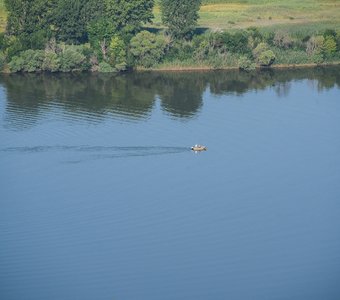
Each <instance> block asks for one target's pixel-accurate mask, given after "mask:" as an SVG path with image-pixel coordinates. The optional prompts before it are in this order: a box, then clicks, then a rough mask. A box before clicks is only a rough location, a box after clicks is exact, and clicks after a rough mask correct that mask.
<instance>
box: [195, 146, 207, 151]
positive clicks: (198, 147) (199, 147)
mask: <svg viewBox="0 0 340 300" xmlns="http://www.w3.org/2000/svg"><path fill="white" fill-rule="evenodd" d="M191 150H192V151H195V152H196V151H206V150H207V147H206V146H202V145H195V146H192V147H191Z"/></svg>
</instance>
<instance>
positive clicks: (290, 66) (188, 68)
mask: <svg viewBox="0 0 340 300" xmlns="http://www.w3.org/2000/svg"><path fill="white" fill-rule="evenodd" d="M339 65H340V61H337V62H331V63H323V64H316V63H314V64H313V63H309V64H274V65H272V66H270V67H260V66H257V67H256V68H255V69H257V70H264V69H267V70H268V69H303V68H316V67H327V66H339ZM239 69H240V68H239V67H237V66H235V67H221V68H215V67H212V66H173V67H168V66H164V67H162V66H160V67H157V68H150V69H146V68H140V67H139V68H136V69H135V70H134V71H136V72H150V71H152V72H181V71H183V72H186V71H188V72H190V71H198V72H200V71H203V72H204V71H212V70H239Z"/></svg>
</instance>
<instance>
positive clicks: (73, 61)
mask: <svg viewBox="0 0 340 300" xmlns="http://www.w3.org/2000/svg"><path fill="white" fill-rule="evenodd" d="M85 69H86V57H85V55H84V54H82V53H81V47H79V46H78V47H77V46H65V48H64V50H63V51H62V53H61V55H60V70H61V71H62V72H69V71H83V70H85Z"/></svg>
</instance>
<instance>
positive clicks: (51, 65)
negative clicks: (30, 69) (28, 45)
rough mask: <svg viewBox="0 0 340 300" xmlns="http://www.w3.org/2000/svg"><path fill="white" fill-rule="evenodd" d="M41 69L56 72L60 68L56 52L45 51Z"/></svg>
mask: <svg viewBox="0 0 340 300" xmlns="http://www.w3.org/2000/svg"><path fill="white" fill-rule="evenodd" d="M42 69H43V70H44V71H49V72H57V71H59V70H60V59H59V57H58V55H57V54H56V53H53V52H45V58H44V61H43V64H42Z"/></svg>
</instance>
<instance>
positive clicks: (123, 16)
mask: <svg viewBox="0 0 340 300" xmlns="http://www.w3.org/2000/svg"><path fill="white" fill-rule="evenodd" d="M153 6H154V0H133V1H131V0H105V16H106V18H107V19H108V20H109V21H110V22H111V23H112V24H113V25H114V27H115V31H116V33H118V32H125V33H131V32H135V31H137V30H138V29H140V28H141V25H142V23H146V22H151V20H152V18H153V13H152V9H153Z"/></svg>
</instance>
